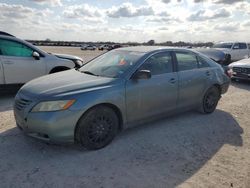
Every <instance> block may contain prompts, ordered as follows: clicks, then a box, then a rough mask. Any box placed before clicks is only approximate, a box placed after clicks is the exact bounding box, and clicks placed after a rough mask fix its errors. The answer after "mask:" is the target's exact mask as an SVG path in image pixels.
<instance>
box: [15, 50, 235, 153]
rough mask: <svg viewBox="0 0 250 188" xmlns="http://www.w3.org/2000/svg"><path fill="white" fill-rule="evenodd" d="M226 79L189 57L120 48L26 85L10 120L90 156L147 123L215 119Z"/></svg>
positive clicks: (201, 59)
mask: <svg viewBox="0 0 250 188" xmlns="http://www.w3.org/2000/svg"><path fill="white" fill-rule="evenodd" d="M229 80H230V79H229V78H228V76H227V75H226V74H225V72H224V70H223V69H222V67H221V66H220V65H218V64H217V63H215V62H214V61H213V60H211V59H209V58H207V57H206V56H203V55H202V54H200V53H199V52H196V51H194V50H188V49H181V48H167V47H156V46H154V47H145V46H139V47H127V48H119V49H116V50H112V51H110V52H107V53H105V54H103V55H101V56H99V57H96V58H95V59H93V60H91V61H90V62H88V63H87V64H85V65H84V66H82V67H81V68H79V69H77V70H75V69H74V70H69V71H64V72H60V73H55V74H52V75H48V76H43V77H40V78H37V79H35V80H32V81H30V82H28V83H27V84H25V85H24V86H23V87H22V88H21V89H20V90H19V92H18V93H17V95H16V97H15V103H14V115H15V119H16V123H17V126H18V127H19V128H20V129H21V130H22V131H23V132H24V133H25V134H27V135H29V136H32V137H35V138H38V139H41V140H44V141H46V142H56V143H58V142H59V143H60V142H71V143H74V142H75V143H79V144H81V145H82V146H83V147H85V148H87V149H90V150H95V149H100V148H103V147H105V146H106V145H108V144H109V143H110V142H111V141H112V140H113V139H114V137H115V136H116V134H117V133H118V132H119V131H122V130H124V129H126V128H128V127H131V126H133V125H136V124H139V123H140V124H141V123H143V122H145V121H148V120H152V119H155V118H160V117H163V116H167V115H169V114H173V113H178V112H181V111H187V110H192V109H197V110H199V111H200V112H202V113H207V114H208V113H212V112H213V111H214V110H215V109H216V106H217V103H218V101H219V99H220V97H221V95H222V94H224V93H225V92H226V91H227V90H228V87H229Z"/></svg>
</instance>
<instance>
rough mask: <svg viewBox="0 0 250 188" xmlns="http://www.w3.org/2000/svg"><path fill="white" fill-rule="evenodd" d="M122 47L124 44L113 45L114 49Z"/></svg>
mask: <svg viewBox="0 0 250 188" xmlns="http://www.w3.org/2000/svg"><path fill="white" fill-rule="evenodd" d="M121 47H122V45H120V44H114V45H112V49H117V48H121Z"/></svg>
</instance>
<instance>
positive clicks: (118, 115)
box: [74, 103, 123, 140]
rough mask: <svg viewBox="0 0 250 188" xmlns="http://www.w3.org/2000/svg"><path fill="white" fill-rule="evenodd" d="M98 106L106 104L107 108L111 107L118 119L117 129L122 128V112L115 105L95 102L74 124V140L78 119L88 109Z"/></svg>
mask: <svg viewBox="0 0 250 188" xmlns="http://www.w3.org/2000/svg"><path fill="white" fill-rule="evenodd" d="M99 106H106V107H108V108H111V109H112V110H113V111H114V112H115V113H116V115H117V117H118V119H119V131H121V130H123V116H122V112H121V110H120V108H119V107H117V106H116V105H114V104H112V103H99V104H96V105H94V106H91V107H90V108H88V109H87V110H86V111H85V112H84V113H83V114H82V115H81V117H80V118H79V119H78V121H77V123H76V125H75V129H74V137H75V140H77V138H76V131H77V129H78V126H79V121H80V119H81V118H82V117H83V116H84V115H85V114H87V113H88V112H89V111H90V110H92V109H94V108H97V107H99Z"/></svg>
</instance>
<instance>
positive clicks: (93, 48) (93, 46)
mask: <svg viewBox="0 0 250 188" xmlns="http://www.w3.org/2000/svg"><path fill="white" fill-rule="evenodd" d="M81 50H96V46H95V45H91V44H88V45H83V46H81Z"/></svg>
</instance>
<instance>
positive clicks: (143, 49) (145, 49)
mask: <svg viewBox="0 0 250 188" xmlns="http://www.w3.org/2000/svg"><path fill="white" fill-rule="evenodd" d="M115 50H124V51H132V52H141V53H153V52H160V51H163V50H177V51H186V52H193V53H198V52H197V51H196V50H195V49H190V48H184V47H171V46H133V47H123V48H118V49H115Z"/></svg>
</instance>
